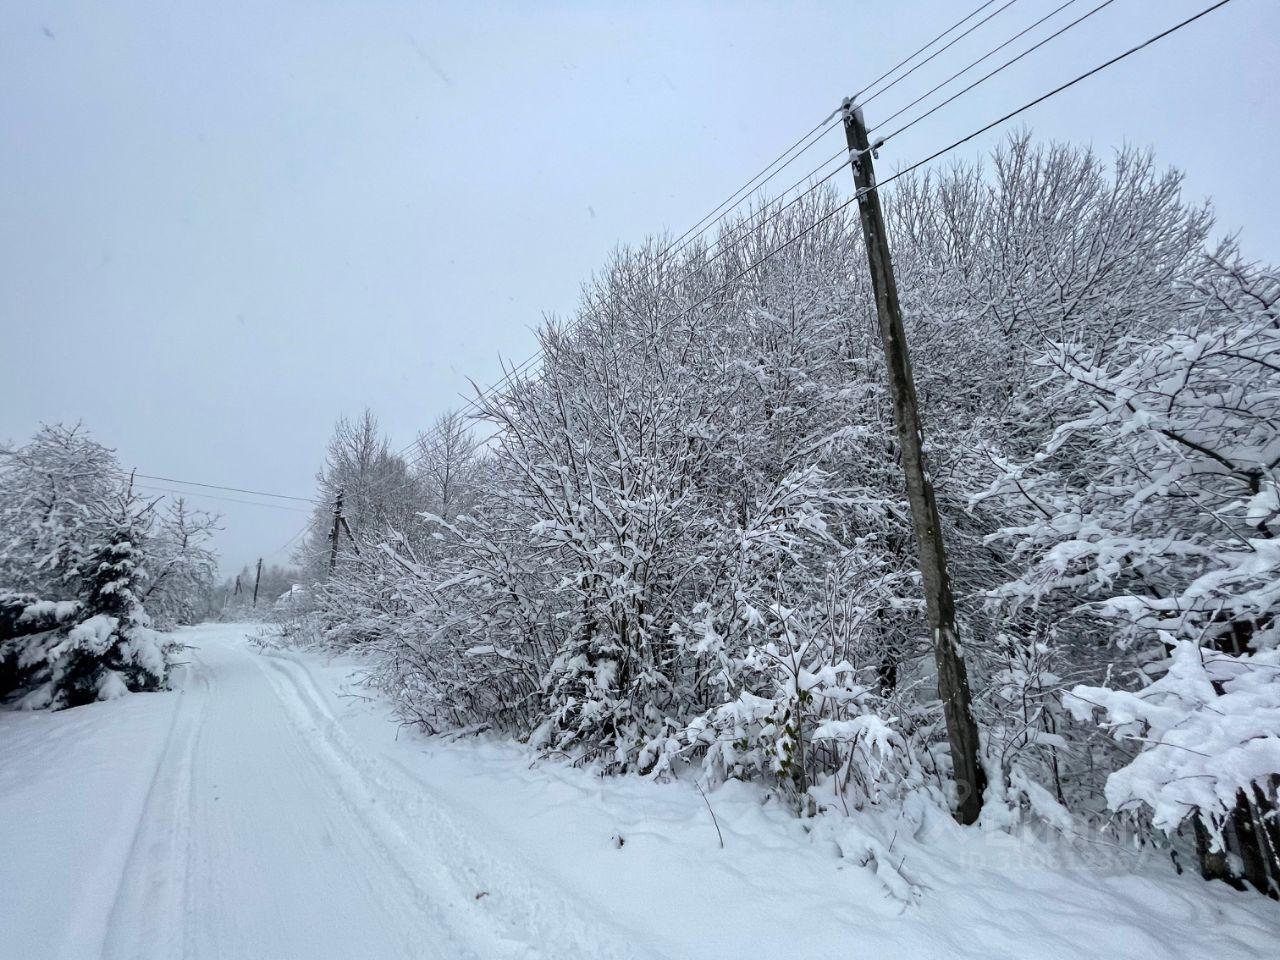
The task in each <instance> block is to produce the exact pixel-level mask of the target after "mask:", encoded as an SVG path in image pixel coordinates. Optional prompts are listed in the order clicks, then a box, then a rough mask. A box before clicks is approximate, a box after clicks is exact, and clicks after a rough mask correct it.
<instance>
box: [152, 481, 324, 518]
mask: <svg viewBox="0 0 1280 960" xmlns="http://www.w3.org/2000/svg"><path fill="white" fill-rule="evenodd" d="M136 486H138V487H141V488H142V489H143V490H156V491H159V492H161V493H173V494H177V495H178V496H181V497H205V498H207V499H209V500H221V501H223V502H224V503H243V504H247V505H248V506H251V507H267V508H268V509H271V510H289V511H291V512H292V513H310V512H311V511H310V510H308V509H306V508H305V507H290V506H286V505H285V504H283V503H263V502H261V501H260V500H241V499H238V498H236V497H220V496H218V495H217V494H215V493H200V492H199V491H197V490H174V489H173V488H171V487H159V486H156V485H155V484H150V483H139V484H137V485H136ZM317 502H318V501H317Z"/></svg>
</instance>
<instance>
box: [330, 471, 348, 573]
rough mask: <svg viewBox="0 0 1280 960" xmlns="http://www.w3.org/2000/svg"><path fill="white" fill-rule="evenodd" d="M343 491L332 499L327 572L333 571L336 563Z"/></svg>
mask: <svg viewBox="0 0 1280 960" xmlns="http://www.w3.org/2000/svg"><path fill="white" fill-rule="evenodd" d="M344 492H345V491H343V490H339V491H338V497H337V499H336V500H334V501H333V530H332V531H331V532H330V533H329V573H331V574H332V573H333V568H334V567H336V566H337V565H338V536H339V535H340V534H341V533H342V524H343V522H344V520H343V516H342V495H343V493H344Z"/></svg>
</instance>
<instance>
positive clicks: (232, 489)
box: [134, 473, 320, 503]
mask: <svg viewBox="0 0 1280 960" xmlns="http://www.w3.org/2000/svg"><path fill="white" fill-rule="evenodd" d="M134 476H136V477H142V478H143V479H144V480H161V481H163V482H165V483H181V484H184V485H186V486H191V487H205V488H206V489H209V490H227V491H229V492H231V493H248V494H252V495H253V496H255V497H274V498H276V499H277V500H299V501H301V502H303V503H320V501H319V500H317V499H315V498H314V497H294V496H291V495H289V494H287V493H266V492H264V491H262V490H246V489H245V488H243V487H228V486H223V485H222V484H217V483H201V482H200V481H198V480H179V479H177V478H176V477H157V476H155V475H153V474H150V473H135V474H134Z"/></svg>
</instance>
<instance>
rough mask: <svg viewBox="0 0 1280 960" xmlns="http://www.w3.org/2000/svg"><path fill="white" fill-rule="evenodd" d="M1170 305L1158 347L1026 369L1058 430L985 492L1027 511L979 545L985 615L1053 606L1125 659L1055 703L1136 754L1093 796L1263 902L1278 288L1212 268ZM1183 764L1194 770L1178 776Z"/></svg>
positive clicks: (1275, 639)
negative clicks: (1196, 843) (1034, 373)
mask: <svg viewBox="0 0 1280 960" xmlns="http://www.w3.org/2000/svg"><path fill="white" fill-rule="evenodd" d="M1181 293H1182V296H1183V302H1182V304H1181V305H1180V309H1179V311H1178V312H1177V313H1176V314H1175V315H1173V316H1170V317H1167V318H1165V324H1166V325H1167V327H1168V328H1169V329H1167V330H1166V331H1165V332H1164V333H1163V335H1162V336H1161V337H1160V338H1159V339H1157V340H1154V341H1152V340H1150V339H1148V338H1146V337H1138V336H1136V335H1134V336H1130V337H1126V338H1121V339H1117V340H1116V341H1115V342H1114V343H1113V344H1111V349H1110V350H1108V351H1107V352H1106V353H1102V352H1100V351H1097V350H1088V349H1085V348H1084V347H1083V346H1082V345H1081V344H1079V343H1076V342H1069V343H1063V344H1059V345H1057V346H1055V347H1054V348H1053V350H1052V351H1051V352H1050V353H1048V354H1047V355H1045V356H1044V357H1043V359H1042V360H1041V361H1040V362H1041V364H1042V365H1043V367H1044V368H1045V369H1046V370H1048V371H1050V383H1051V385H1052V387H1051V389H1052V390H1054V391H1056V393H1057V397H1058V401H1059V404H1060V407H1061V409H1063V410H1064V411H1066V412H1067V416H1066V418H1065V422H1063V423H1061V424H1060V425H1059V426H1058V427H1057V428H1056V429H1055V430H1054V432H1053V434H1052V435H1051V436H1050V437H1049V438H1048V440H1047V441H1046V443H1045V444H1044V446H1043V447H1042V449H1041V450H1040V451H1038V452H1037V453H1036V454H1035V456H1034V457H1033V458H1031V459H1030V460H1029V461H1027V462H1024V463H1021V464H1018V465H1011V464H1006V465H1005V466H1004V469H1003V470H1002V471H1001V472H1000V474H999V476H997V478H996V479H995V481H994V483H993V487H992V490H991V492H992V493H997V494H1003V495H1006V496H1016V497H1018V498H1020V499H1021V500H1022V501H1023V502H1024V503H1025V504H1026V506H1027V508H1028V509H1027V513H1026V517H1025V521H1024V522H1023V523H1021V524H1019V525H1016V526H1010V527H1006V528H1005V529H1004V530H1002V531H1000V532H999V533H998V534H996V535H995V536H996V537H997V538H999V539H1003V540H1012V541H1013V542H1015V543H1016V544H1017V548H1016V549H1017V556H1018V557H1020V558H1023V559H1024V562H1025V567H1024V570H1023V572H1022V573H1021V575H1020V576H1019V577H1017V578H1016V579H1014V580H1011V581H1009V582H1008V583H1007V584H1005V585H1004V586H1003V587H1001V588H1000V589H999V590H998V591H997V596H999V597H1000V598H1001V599H1003V600H1004V601H1005V602H1006V603H1007V604H1009V605H1010V606H1011V607H1013V608H1017V607H1019V606H1025V605H1027V604H1031V603H1038V602H1041V601H1049V602H1053V601H1054V600H1055V599H1056V598H1066V600H1067V602H1069V603H1070V604H1071V605H1072V606H1071V609H1070V610H1069V611H1064V616H1070V617H1072V618H1074V619H1076V620H1077V621H1079V622H1081V623H1088V622H1092V623H1094V624H1102V625H1105V626H1106V628H1107V629H1108V630H1109V633H1110V639H1111V640H1112V641H1113V642H1114V643H1116V644H1118V645H1119V647H1120V648H1121V650H1122V651H1126V652H1127V654H1128V656H1130V657H1131V663H1132V666H1133V670H1132V671H1131V672H1128V674H1127V675H1121V676H1119V677H1116V678H1115V680H1114V682H1112V683H1108V684H1106V687H1105V688H1103V687H1102V686H1100V685H1096V684H1095V685H1087V686H1086V685H1081V686H1077V687H1076V688H1075V689H1074V690H1073V691H1072V692H1071V693H1070V694H1069V695H1068V698H1067V699H1068V703H1069V704H1070V705H1071V706H1072V710H1073V713H1074V714H1075V715H1076V717H1077V719H1085V718H1087V717H1088V716H1089V715H1090V712H1091V707H1089V706H1088V702H1089V701H1093V702H1094V703H1096V705H1097V706H1098V707H1099V708H1100V709H1101V710H1102V711H1103V714H1104V716H1105V717H1106V718H1107V720H1106V722H1107V723H1108V725H1109V726H1110V727H1111V728H1112V729H1113V730H1114V731H1115V732H1116V733H1117V734H1118V735H1119V736H1121V737H1122V738H1124V737H1134V736H1140V738H1141V743H1142V748H1141V751H1140V752H1139V755H1138V757H1137V758H1136V759H1134V760H1133V761H1132V762H1131V763H1130V764H1128V765H1127V766H1125V767H1124V768H1122V769H1120V770H1118V771H1116V772H1114V773H1112V774H1111V777H1110V780H1109V781H1108V784H1107V789H1106V795H1107V799H1108V801H1109V802H1110V803H1111V805H1112V807H1113V808H1120V807H1122V806H1123V807H1124V808H1125V809H1130V808H1131V807H1132V805H1133V804H1134V803H1137V802H1139V801H1140V802H1142V803H1145V804H1146V805H1147V807H1148V808H1149V812H1150V815H1151V817H1152V818H1153V822H1154V823H1155V825H1156V826H1158V827H1161V828H1163V829H1166V830H1171V829H1174V828H1176V827H1177V826H1179V825H1180V824H1181V823H1183V821H1184V820H1186V819H1188V818H1189V817H1192V818H1194V821H1195V827H1196V832H1197V836H1198V837H1199V839H1200V845H1201V848H1202V850H1201V853H1202V859H1203V860H1206V862H1207V861H1208V860H1209V859H1210V858H1211V857H1215V856H1217V857H1221V855H1222V854H1223V852H1224V851H1225V852H1226V853H1227V854H1229V856H1227V857H1226V858H1224V859H1222V864H1223V865H1224V867H1225V871H1226V873H1227V874H1229V875H1232V876H1243V877H1245V878H1246V879H1248V880H1249V881H1250V882H1251V883H1253V884H1254V885H1255V886H1258V887H1259V888H1262V889H1268V888H1270V889H1272V890H1273V891H1276V892H1280V885H1277V878H1280V858H1278V857H1277V847H1280V831H1278V829H1277V824H1276V813H1275V810H1276V807H1275V783H1276V782H1277V780H1278V779H1280V739H1278V737H1280V729H1278V728H1277V727H1276V726H1275V717H1274V716H1273V712H1274V711H1273V706H1272V704H1273V702H1274V701H1275V699H1276V697H1278V696H1280V671H1276V670H1275V669H1274V668H1272V667H1269V666H1267V664H1268V663H1269V659H1270V658H1271V657H1272V656H1273V654H1274V652H1275V650H1276V648H1277V646H1278V645H1280V627H1278V626H1277V614H1278V613H1280V549H1277V543H1280V541H1278V540H1277V539H1276V535H1277V533H1280V504H1277V501H1276V474H1275V470H1276V467H1277V465H1278V464H1280V364H1277V362H1276V360H1277V358H1278V357H1280V307H1278V306H1277V305H1278V304H1280V279H1278V278H1277V276H1276V275H1275V274H1273V273H1270V272H1268V271H1265V270H1261V269H1258V268H1255V267H1251V266H1248V265H1245V264H1241V263H1239V262H1238V261H1237V260H1236V259H1234V257H1233V255H1232V253H1231V251H1229V250H1228V251H1226V252H1225V253H1223V254H1220V255H1218V256H1215V257H1212V258H1206V259H1205V261H1204V262H1203V264H1202V267H1201V270H1200V272H1199V274H1198V275H1197V276H1196V277H1195V278H1194V279H1193V280H1192V281H1191V282H1188V283H1186V284H1184V285H1183V286H1182V287H1181ZM1153 678H1157V679H1154V680H1153ZM1251 711H1255V713H1254V714H1253V715H1252V716H1249V714H1250V712H1251ZM1215 726H1216V729H1215V730H1212V731H1211V729H1210V728H1213V727H1215ZM1237 737H1239V738H1241V739H1239V740H1238V741H1237ZM1178 751H1182V752H1187V753H1188V755H1189V756H1188V757H1184V758H1182V759H1181V760H1180V761H1179V762H1174V761H1173V754H1174V753H1175V752H1178ZM1201 755H1204V756H1206V757H1209V756H1211V757H1212V763H1213V765H1212V767H1210V766H1205V767H1203V768H1199V767H1197V768H1196V770H1195V772H1188V771H1189V770H1190V767H1189V764H1188V763H1187V760H1188V758H1189V757H1195V756H1201ZM1244 757H1247V758H1248V760H1247V762H1246V761H1245V760H1244ZM1218 764H1220V765H1218ZM1259 764H1261V767H1260V766H1259ZM1179 771H1181V774H1180V773H1179ZM1184 776H1185V777H1186V778H1188V779H1193V780H1194V781H1196V782H1194V783H1190V782H1183V777H1184ZM1174 797H1182V798H1183V800H1182V801H1176V800H1173V798H1174ZM1223 798H1225V800H1224V799H1223ZM1233 798H1234V799H1233ZM1224 804H1225V805H1224ZM1228 821H1229V828H1228V829H1225V830H1224V823H1225V822H1228ZM1206 869H1210V868H1209V867H1206ZM1212 869H1213V870H1217V869H1218V868H1217V867H1214V868H1212Z"/></svg>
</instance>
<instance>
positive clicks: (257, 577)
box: [253, 557, 262, 607]
mask: <svg viewBox="0 0 1280 960" xmlns="http://www.w3.org/2000/svg"><path fill="white" fill-rule="evenodd" d="M261 582H262V558H261V557H259V558H258V572H257V574H255V575H254V578H253V605H254V606H255V607H256V606H257V605H258V584H259V583H261Z"/></svg>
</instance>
